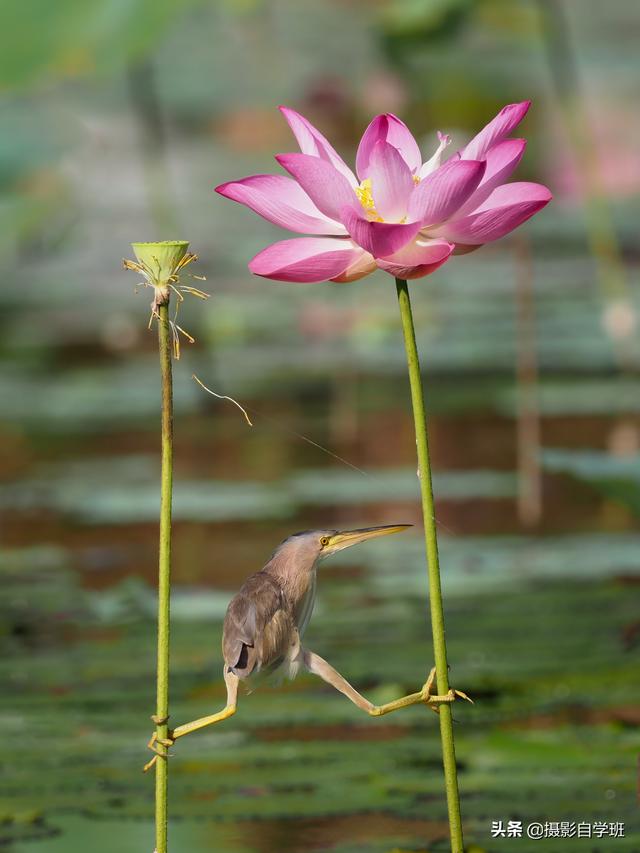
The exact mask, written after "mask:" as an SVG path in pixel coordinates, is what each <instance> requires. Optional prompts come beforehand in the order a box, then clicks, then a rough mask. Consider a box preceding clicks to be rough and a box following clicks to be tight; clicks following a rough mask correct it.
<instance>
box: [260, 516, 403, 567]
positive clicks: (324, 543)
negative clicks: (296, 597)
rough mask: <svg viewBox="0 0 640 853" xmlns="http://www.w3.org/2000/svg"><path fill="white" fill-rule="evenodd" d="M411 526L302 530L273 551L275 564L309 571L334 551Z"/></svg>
mask: <svg viewBox="0 0 640 853" xmlns="http://www.w3.org/2000/svg"><path fill="white" fill-rule="evenodd" d="M411 526H412V525H411V524H384V525H381V526H379V527H362V528H359V529H358V530H303V531H302V532H301V533H294V534H293V535H292V536H289V537H287V539H285V540H284V542H282V543H281V544H280V545H279V546H278V547H277V549H276V551H275V554H274V557H277V558H279V560H282V559H285V560H287V561H288V560H291V561H292V562H293V563H294V564H295V565H296V567H297V568H300V569H303V568H309V569H311V568H312V567H313V566H315V565H316V563H317V562H318V561H319V560H324V559H325V557H330V556H331V555H332V554H335V553H336V552H337V551H342V550H343V549H344V548H350V547H351V546H352V545H358V544H359V543H360V542H366V541H367V540H368V539H377V538H378V537H379V536H389V535H390V534H391V533H401V532H402V531H403V530H407V528H409V527H411Z"/></svg>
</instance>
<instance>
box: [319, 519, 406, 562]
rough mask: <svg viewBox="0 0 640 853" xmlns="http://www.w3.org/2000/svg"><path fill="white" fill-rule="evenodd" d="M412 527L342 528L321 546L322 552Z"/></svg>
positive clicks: (399, 525)
mask: <svg viewBox="0 0 640 853" xmlns="http://www.w3.org/2000/svg"><path fill="white" fill-rule="evenodd" d="M409 527H413V525H412V524H383V525H382V526H380V527H362V528H360V529H359V530H342V531H340V533H334V534H333V536H332V537H331V539H330V540H329V542H328V544H327V545H325V547H324V548H323V552H324V554H326V555H327V556H328V555H329V554H335V553H336V551H342V549H343V548H350V547H351V546H352V545H358V544H359V543H360V542H366V541H367V539H376V538H377V537H378V536H389V535H390V534H391V533H402V531H403V530H407V528H409Z"/></svg>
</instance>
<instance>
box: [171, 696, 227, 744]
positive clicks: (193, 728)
mask: <svg viewBox="0 0 640 853" xmlns="http://www.w3.org/2000/svg"><path fill="white" fill-rule="evenodd" d="M235 712H236V705H235V703H234V704H233V705H226V706H225V707H224V708H223V709H222V711H218V713H217V714H210V715H209V716H208V717H200V718H199V719H197V720H192V721H191V722H190V723H185V724H184V725H182V726H178V727H177V728H176V729H173V730H172V732H171V738H172V742H175V741H176V740H178V738H179V737H184V735H189V734H191V732H197V731H198V730H199V729H204V728H206V727H207V726H213V725H215V724H216V723H221V722H222V721H223V720H227V719H229V717H232V716H233V715H234V714H235Z"/></svg>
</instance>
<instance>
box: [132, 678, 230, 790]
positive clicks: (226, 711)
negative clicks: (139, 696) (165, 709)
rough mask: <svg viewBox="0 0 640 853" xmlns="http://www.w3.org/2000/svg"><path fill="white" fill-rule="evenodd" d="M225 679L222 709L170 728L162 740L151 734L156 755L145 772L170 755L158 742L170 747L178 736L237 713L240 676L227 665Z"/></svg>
mask: <svg viewBox="0 0 640 853" xmlns="http://www.w3.org/2000/svg"><path fill="white" fill-rule="evenodd" d="M224 680H225V683H226V685H227V704H226V705H225V707H224V708H223V709H222V711H218V713H217V714H210V715H209V716H207V717H199V718H198V719H197V720H192V721H191V722H190V723H185V724H184V725H182V726H178V727H177V728H175V729H169V731H168V733H167V734H168V737H167V738H166V739H162V740H161V739H160V738H159V737H158V736H157V734H156V732H154V733H153V734H152V735H151V738H150V740H149V743H148V744H147V748H148V749H150V750H151V752H153V753H155V755H154V756H153V758H152V759H151V760H150V761H149V762H147V764H145V766H144V767H143V771H144V772H145V773H146V772H147V770H150V769H151V768H152V767H153V765H154V764H155V763H156V761H157V760H158V757H160V758H167V757H168V753H166V752H160V750H158V748H157V747H156V744H157V743H159V744H161V745H162V746H164V747H167V748H168V747H170V746H173V744H174V743H175V742H176V740H177V739H178V738H180V737H184V735H188V734H191V732H197V731H198V730H199V729H204V728H206V726H213V725H214V724H215V723H221V722H222V721H223V720H227V719H228V718H229V717H232V716H233V715H234V714H235V712H236V707H237V701H238V677H237V676H236V675H234V673H232V672H228V671H227V668H226V666H225V671H224ZM151 719H152V720H153V721H154V722H155V723H156V724H157V722H158V721H157V720H156V718H155V717H152V718H151ZM163 722H164V721H163Z"/></svg>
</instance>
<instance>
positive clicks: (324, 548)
mask: <svg viewBox="0 0 640 853" xmlns="http://www.w3.org/2000/svg"><path fill="white" fill-rule="evenodd" d="M411 526H412V525H410V524H387V525H379V526H377V527H364V528H359V529H356V530H342V531H340V530H305V531H302V532H300V533H294V534H293V535H292V536H289V537H287V538H286V539H285V540H284V541H283V542H281V543H280V545H278V547H277V548H276V549H275V551H274V552H273V554H272V555H271V557H270V558H269V560H268V561H267V562H266V564H265V565H264V566H263V568H262V569H261V570H260V571H259V572H256V573H255V574H253V575H251V576H250V577H249V578H247V580H246V581H245V582H244V584H243V585H242V587H241V588H240V590H239V592H238V593H237V594H236V595H235V596H234V597H233V598H232V599H231V601H230V603H229V606H228V608H227V612H226V615H225V618H224V624H223V629H222V654H223V658H224V668H223V678H224V681H225V684H226V688H227V701H226V705H225V707H224V708H223V709H222V710H221V711H218V712H217V713H215V714H211V715H209V716H206V717H200V718H199V719H197V720H193V721H192V722H190V723H185V724H183V725H181V726H178V727H177V728H175V729H169V730H168V735H167V737H166V738H162V739H160V738H158V737H157V736H156V734H155V733H154V734H153V735H152V736H151V740H150V741H149V743H148V744H147V746H148V747H149V749H151V750H152V752H154V753H155V754H154V756H153V758H152V759H151V760H150V761H149V762H148V764H146V765H145V768H144V769H145V771H146V770H148V769H149V768H150V767H151V766H153V764H154V763H155V761H156V760H157V758H158V757H162V758H166V755H167V753H166V749H165V750H162V751H160V750H158V748H157V746H156V744H160V745H161V746H163V747H165V748H168V747H169V746H172V745H173V744H174V743H175V741H176V740H178V738H181V737H184V736H185V735H187V734H191V733H192V732H195V731H198V730H200V729H203V728H206V727H207V726H211V725H215V724H216V723H220V722H222V721H223V720H226V719H228V718H229V717H231V716H233V714H235V713H236V710H237V705H238V687H239V684H240V682H245V683H247V684H250V683H252V682H255V681H256V680H257V679H259V680H261V679H262V678H264V677H265V676H270V675H271V674H273V673H275V672H279V671H281V672H283V673H284V675H285V676H288V677H289V678H295V676H296V675H297V674H298V672H299V671H300V670H301V669H304V670H306V671H308V672H310V673H313V674H314V675H317V676H319V677H320V678H322V679H323V680H324V681H325V682H327V683H328V684H330V685H331V686H332V687H334V688H335V689H336V690H338V691H339V692H340V693H342V694H343V695H344V696H346V697H347V699H350V700H351V702H353V703H354V705H356V706H357V707H358V708H360V709H361V710H362V711H365V712H366V713H367V714H369V715H370V716H372V717H378V716H382V715H384V714H388V713H390V712H392V711H396V710H398V709H400V708H405V707H408V706H410V705H415V704H418V703H420V702H423V703H425V704H427V705H428V706H430V707H431V708H432V710H435V711H436V712H437V706H438V705H439V704H442V703H445V702H447V703H448V702H453V701H455V699H456V698H457V697H460V698H463V699H466V700H468V701H472V700H471V699H469V697H468V696H467V695H466V694H465V693H463V692H462V691H460V690H454V689H453V688H451V689H450V690H449V692H448V693H447V694H445V695H442V696H438V695H434V694H432V692H431V691H432V687H433V684H434V682H435V676H436V670H435V667H434V668H432V669H431V672H430V673H429V677H428V678H427V681H426V682H425V684H424V685H423V687H422V689H421V690H420V691H419V692H417V693H411V694H409V695H408V696H403V697H402V698H400V699H396V700H394V701H392V702H387V703H386V704H384V705H374V704H373V703H372V702H370V701H369V700H368V699H366V698H365V697H364V696H362V695H361V694H360V693H358V691H357V690H356V689H355V688H354V687H353V686H352V685H351V684H350V683H349V682H348V681H347V679H346V678H344V677H343V676H342V675H341V674H340V673H339V672H338V671H337V670H336V669H334V667H332V666H331V664H330V663H328V662H327V661H326V660H324V659H323V658H322V657H320V655H318V654H316V653H315V652H312V651H311V650H309V649H307V648H306V647H305V646H304V645H303V644H302V640H303V637H304V633H305V630H306V628H307V626H308V624H309V620H310V619H311V614H312V612H313V606H314V603H315V599H316V587H317V569H318V566H319V564H320V563H321V562H322V561H323V560H325V559H326V558H327V557H330V556H331V555H333V554H335V553H337V552H338V551H342V550H343V549H345V548H350V547H352V546H353V545H358V544H359V543H361V542H365V541H368V540H370V539H375V538H378V537H380V536H389V535H390V534H393V533H401V532H403V531H405V530H407V529H408V528H409V527H411ZM151 719H152V720H153V721H154V722H155V723H156V724H157V725H158V724H164V723H166V722H167V721H166V719H164V720H159V719H158V718H156V717H152V718H151Z"/></svg>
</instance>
